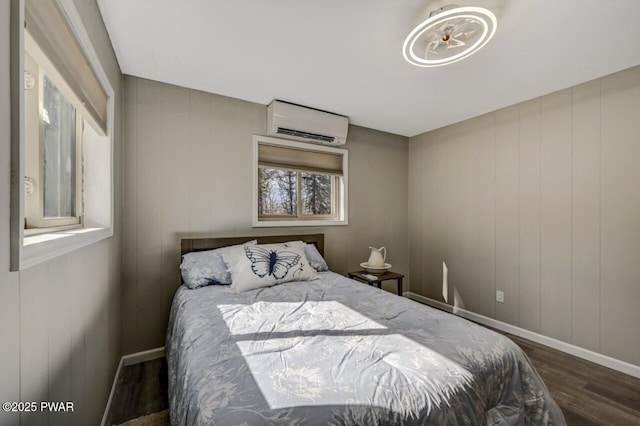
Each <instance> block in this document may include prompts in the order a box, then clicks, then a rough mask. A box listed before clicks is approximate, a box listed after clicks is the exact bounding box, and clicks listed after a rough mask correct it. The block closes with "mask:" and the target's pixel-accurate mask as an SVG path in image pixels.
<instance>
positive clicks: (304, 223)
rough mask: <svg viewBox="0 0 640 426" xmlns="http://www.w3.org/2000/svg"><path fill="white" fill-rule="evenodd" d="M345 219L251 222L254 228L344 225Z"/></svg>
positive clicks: (346, 223) (346, 222) (345, 223)
mask: <svg viewBox="0 0 640 426" xmlns="http://www.w3.org/2000/svg"><path fill="white" fill-rule="evenodd" d="M348 224H349V222H348V221H347V220H346V219H345V220H258V221H255V220H254V222H253V227H254V228H276V227H280V228H283V227H299V226H316V227H318V226H344V225H348Z"/></svg>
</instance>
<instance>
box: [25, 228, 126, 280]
mask: <svg viewBox="0 0 640 426" xmlns="http://www.w3.org/2000/svg"><path fill="white" fill-rule="evenodd" d="M112 235H113V229H112V228H83V229H73V230H67V231H58V232H51V233H48V234H39V235H32V236H25V237H24V239H23V245H22V255H21V256H20V270H22V269H26V268H29V267H31V266H34V265H37V264H39V263H42V262H46V261H47V260H51V259H53V258H56V257H58V256H62V255H64V254H67V253H71V252H72V251H75V250H78V249H80V248H82V247H86V246H88V245H91V244H94V243H97V242H98V241H101V240H104V239H105V238H109V237H111V236H112Z"/></svg>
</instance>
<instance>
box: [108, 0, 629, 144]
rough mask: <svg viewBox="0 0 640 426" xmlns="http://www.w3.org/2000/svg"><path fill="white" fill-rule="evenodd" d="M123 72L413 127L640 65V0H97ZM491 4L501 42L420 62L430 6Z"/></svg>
mask: <svg viewBox="0 0 640 426" xmlns="http://www.w3.org/2000/svg"><path fill="white" fill-rule="evenodd" d="M98 3H99V6H100V10H101V12H102V15H103V17H104V21H105V24H106V26H107V30H108V31H109V35H110V37H111V40H112V43H113V46H114V49H115V52H116V56H117V57H118V61H119V62H120V66H121V68H122V72H123V73H125V74H130V75H134V76H139V77H144V78H148V79H152V80H157V81H161V82H166V83H171V84H175V85H179V86H184V87H189V88H193V89H198V90H203V91H206V92H211V93H217V94H221V95H226V96H231V97H234V98H240V99H245V100H248V101H252V102H258V103H261V104H268V103H269V102H271V100H272V99H282V100H286V101H290V102H295V103H298V104H303V105H307V106H310V107H314V108H319V109H323V110H327V111H332V112H335V113H339V114H344V115H347V116H349V117H350V120H351V122H352V123H354V124H358V125H361V126H365V127H370V128H373V129H379V130H384V131H387V132H391V133H397V134H401V135H405V136H413V135H416V134H419V133H422V132H425V131H428V130H432V129H436V128H439V127H442V126H445V125H448V124H451V123H455V122H458V121H461V120H465V119H467V118H470V117H475V116H477V115H480V114H483V113H486V112H490V111H494V110H496V109H499V108H502V107H505V106H508V105H513V104H515V103H518V102H521V101H524V100H527V99H531V98H534V97H537V96H541V95H544V94H547V93H551V92H554V91H556V90H559V89H563V88H566V87H570V86H573V85H575V84H578V83H582V82H586V81H589V80H592V79H594V78H597V77H601V76H604V75H607V74H610V73H613V72H616V71H620V70H623V69H625V68H629V67H632V66H635V65H639V64H640V0H476V1H475V2H474V1H469V0H457V1H456V0H452V1H443V0H435V1H434V0H269V1H266V0H234V1H231V0H134V1H132V0H99V1H98ZM449 3H456V4H458V5H461V6H462V5H464V6H471V5H473V6H482V7H487V8H489V9H491V10H492V11H493V12H494V13H495V15H496V16H497V18H498V30H497V32H496V34H495V36H494V38H493V40H492V41H491V42H490V43H489V44H488V45H487V46H486V47H485V48H484V49H482V50H481V51H479V52H478V53H476V54H475V55H472V56H471V57H469V58H467V59H465V60H463V61H461V62H458V63H455V64H452V65H448V66H445V67H439V68H418V67H415V66H412V65H409V64H408V63H407V62H405V60H404V59H403V57H402V43H403V41H404V38H405V37H406V36H407V34H408V33H409V31H410V30H411V29H412V28H413V27H414V26H415V25H416V24H417V23H418V22H419V21H420V20H422V19H424V18H426V16H427V12H428V11H430V10H433V9H435V8H437V7H439V6H442V5H444V4H449Z"/></svg>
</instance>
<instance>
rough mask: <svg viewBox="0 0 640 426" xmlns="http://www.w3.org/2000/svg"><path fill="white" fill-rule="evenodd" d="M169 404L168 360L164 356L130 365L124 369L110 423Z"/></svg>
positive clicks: (114, 399)
mask: <svg viewBox="0 0 640 426" xmlns="http://www.w3.org/2000/svg"><path fill="white" fill-rule="evenodd" d="M167 408H169V402H168V399H167V362H166V360H165V359H164V358H160V359H154V360H151V361H147V362H143V363H141V364H134V365H128V366H126V367H123V368H122V370H121V371H120V377H119V378H118V383H117V384H116V390H115V392H114V394H113V400H112V401H111V409H110V410H109V414H108V416H107V421H106V423H105V424H106V425H109V426H110V425H119V424H122V423H124V422H126V421H128V420H132V419H136V418H138V417H141V416H146V415H148V414H152V413H157V412H159V411H162V410H166V409H167Z"/></svg>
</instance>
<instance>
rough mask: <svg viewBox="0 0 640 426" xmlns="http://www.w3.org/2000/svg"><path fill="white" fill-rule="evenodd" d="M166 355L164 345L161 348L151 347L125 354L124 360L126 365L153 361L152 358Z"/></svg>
mask: <svg viewBox="0 0 640 426" xmlns="http://www.w3.org/2000/svg"><path fill="white" fill-rule="evenodd" d="M163 356H164V346H163V347H161V348H155V349H149V350H148V351H143V352H136V353H134V354H129V355H124V356H123V357H122V361H123V362H124V367H126V366H127V365H132V364H140V363H141V362H146V361H151V360H152V359H158V358H162V357H163Z"/></svg>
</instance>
